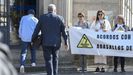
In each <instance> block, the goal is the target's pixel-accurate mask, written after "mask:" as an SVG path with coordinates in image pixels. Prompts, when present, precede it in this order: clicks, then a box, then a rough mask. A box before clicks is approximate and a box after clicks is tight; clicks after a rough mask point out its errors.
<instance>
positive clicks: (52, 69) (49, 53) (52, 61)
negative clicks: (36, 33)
mask: <svg viewBox="0 0 133 75" xmlns="http://www.w3.org/2000/svg"><path fill="white" fill-rule="evenodd" d="M58 49H59V47H52V46H44V47H43V52H44V53H43V54H44V59H45V63H46V72H47V75H57V74H58V73H57V72H58V54H59V50H58Z"/></svg>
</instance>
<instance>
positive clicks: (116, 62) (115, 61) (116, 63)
mask: <svg viewBox="0 0 133 75" xmlns="http://www.w3.org/2000/svg"><path fill="white" fill-rule="evenodd" d="M118 60H120V64H121V70H124V66H125V58H124V57H114V69H117V67H118Z"/></svg>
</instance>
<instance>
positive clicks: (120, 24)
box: [113, 15, 128, 72]
mask: <svg viewBox="0 0 133 75" xmlns="http://www.w3.org/2000/svg"><path fill="white" fill-rule="evenodd" d="M116 22H117V23H116V24H115V26H114V28H113V31H120V32H125V31H128V27H127V26H126V25H125V21H124V18H123V16H122V15H118V16H117V18H116ZM118 59H120V63H121V72H125V69H124V65H125V58H124V57H116V56H115V57H114V72H117V66H118Z"/></svg>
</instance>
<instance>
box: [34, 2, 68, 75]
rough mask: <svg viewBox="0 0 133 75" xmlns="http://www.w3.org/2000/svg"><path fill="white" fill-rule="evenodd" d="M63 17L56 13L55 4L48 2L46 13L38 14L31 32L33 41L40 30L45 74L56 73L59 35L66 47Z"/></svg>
mask: <svg viewBox="0 0 133 75" xmlns="http://www.w3.org/2000/svg"><path fill="white" fill-rule="evenodd" d="M62 20H63V18H62V17H61V16H59V15H57V14H56V6H55V5H54V4H50V5H49V6H48V13H47V14H43V15H41V16H40V19H39V22H38V24H37V27H36V29H35V31H34V33H33V36H32V40H33V41H34V40H35V39H36V38H37V36H38V33H39V32H40V31H41V33H42V34H41V35H42V47H43V51H44V59H45V63H46V71H47V75H57V72H58V54H59V48H60V46H61V35H62V36H63V38H64V42H65V43H64V46H65V47H66V48H67V41H66V40H67V36H66V33H65V26H64V23H63V21H62Z"/></svg>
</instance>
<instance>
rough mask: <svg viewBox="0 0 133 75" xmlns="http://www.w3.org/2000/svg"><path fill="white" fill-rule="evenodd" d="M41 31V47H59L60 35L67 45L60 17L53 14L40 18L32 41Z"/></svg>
mask: <svg viewBox="0 0 133 75" xmlns="http://www.w3.org/2000/svg"><path fill="white" fill-rule="evenodd" d="M40 31H41V35H42V45H43V46H54V47H60V45H61V35H62V36H63V38H64V42H65V44H67V41H66V40H67V36H66V33H65V26H64V23H63V21H62V18H61V16H59V15H57V14H54V13H51V12H49V13H47V14H43V15H41V16H40V19H39V22H38V24H37V26H36V28H35V31H34V33H33V35H32V40H34V39H35V38H36V37H37V35H38V33H39V32H40Z"/></svg>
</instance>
